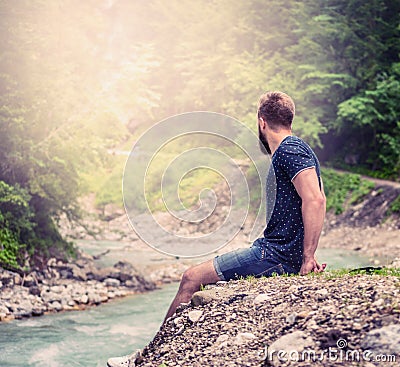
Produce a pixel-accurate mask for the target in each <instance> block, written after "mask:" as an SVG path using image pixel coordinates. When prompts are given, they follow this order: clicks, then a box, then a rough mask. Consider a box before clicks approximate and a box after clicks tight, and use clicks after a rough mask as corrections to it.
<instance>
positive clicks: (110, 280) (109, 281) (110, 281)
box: [104, 278, 121, 287]
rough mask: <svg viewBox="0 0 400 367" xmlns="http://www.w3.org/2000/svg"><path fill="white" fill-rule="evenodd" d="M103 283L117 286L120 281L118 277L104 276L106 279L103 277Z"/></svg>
mask: <svg viewBox="0 0 400 367" xmlns="http://www.w3.org/2000/svg"><path fill="white" fill-rule="evenodd" d="M104 284H105V285H106V286H107V287H119V286H120V284H121V282H120V281H119V280H118V279H114V278H106V279H104Z"/></svg>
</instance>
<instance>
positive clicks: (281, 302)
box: [136, 269, 400, 367]
mask: <svg viewBox="0 0 400 367" xmlns="http://www.w3.org/2000/svg"><path fill="white" fill-rule="evenodd" d="M389 274H392V275H389ZM399 361H400V272H399V269H397V270H387V271H386V275H368V274H356V275H352V274H345V275H343V274H337V273H335V274H333V273H325V274H322V275H311V276H305V277H300V276H295V277H272V278H261V279H258V280H256V279H248V280H239V281H230V282H228V283H226V282H220V283H219V284H217V285H215V286H210V287H207V289H206V290H205V291H200V292H198V293H196V294H195V295H194V296H193V298H192V301H191V303H190V304H187V305H182V306H181V307H180V308H179V309H178V310H177V312H176V314H175V315H174V316H173V317H172V318H170V319H169V320H168V321H167V323H166V324H165V325H164V326H163V327H162V328H161V329H160V331H159V332H158V333H157V335H156V336H155V338H154V339H153V341H152V342H151V343H150V344H149V345H148V346H147V347H146V348H145V349H144V351H143V352H142V353H138V354H137V359H136V365H137V366H143V367H153V366H168V367H172V366H186V367H189V366H192V367H200V366H294V365H295V366H310V365H312V366H365V367H370V366H398V363H399Z"/></svg>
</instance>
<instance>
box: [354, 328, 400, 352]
mask: <svg viewBox="0 0 400 367" xmlns="http://www.w3.org/2000/svg"><path fill="white" fill-rule="evenodd" d="M361 348H362V349H363V350H370V351H371V352H374V353H376V354H397V355H400V325H399V324H391V325H388V326H384V327H381V328H379V329H373V330H371V331H369V332H368V333H367V335H366V336H365V337H364V339H363V340H362V341H361Z"/></svg>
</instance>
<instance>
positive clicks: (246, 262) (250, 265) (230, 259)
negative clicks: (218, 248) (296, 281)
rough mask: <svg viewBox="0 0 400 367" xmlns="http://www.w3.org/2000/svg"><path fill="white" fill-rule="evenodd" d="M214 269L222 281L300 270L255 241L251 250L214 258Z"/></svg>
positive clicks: (247, 249)
mask: <svg viewBox="0 0 400 367" xmlns="http://www.w3.org/2000/svg"><path fill="white" fill-rule="evenodd" d="M214 268H215V271H216V272H217V274H218V276H219V277H220V279H221V280H230V279H239V278H241V277H244V278H245V277H247V276H249V275H251V276H255V277H261V276H266V277H269V276H272V275H274V274H276V275H283V274H285V273H286V274H295V273H298V270H294V269H293V268H292V267H288V266H285V265H283V264H282V263H281V261H279V260H277V259H276V256H274V255H273V254H271V253H270V251H268V247H267V246H266V245H263V244H260V243H259V242H257V241H255V242H254V244H253V245H252V246H251V247H249V248H244V249H239V250H235V251H232V252H228V253H226V254H223V255H219V256H216V257H215V258H214Z"/></svg>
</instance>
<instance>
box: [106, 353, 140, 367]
mask: <svg viewBox="0 0 400 367" xmlns="http://www.w3.org/2000/svg"><path fill="white" fill-rule="evenodd" d="M140 355H141V350H140V349H139V350H137V351H136V352H133V353H132V354H129V355H127V356H123V357H114V358H110V359H109V360H108V361H107V366H108V367H135V366H136V361H137V359H138V358H139V357H140Z"/></svg>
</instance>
